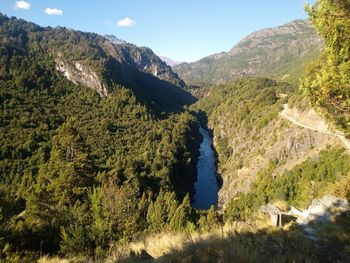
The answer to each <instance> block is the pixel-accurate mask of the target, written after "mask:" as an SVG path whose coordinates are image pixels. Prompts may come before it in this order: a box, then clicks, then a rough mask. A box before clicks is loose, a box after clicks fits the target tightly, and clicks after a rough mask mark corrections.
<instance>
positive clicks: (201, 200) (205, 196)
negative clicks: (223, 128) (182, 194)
mask: <svg viewBox="0 0 350 263" xmlns="http://www.w3.org/2000/svg"><path fill="white" fill-rule="evenodd" d="M199 132H200V134H201V135H202V136H203V141H202V143H201V145H200V148H199V153H200V156H199V160H198V163H197V181H196V182H195V184H194V188H195V190H196V193H195V195H194V202H193V207H194V208H197V209H202V210H206V209H209V208H210V206H212V205H214V206H215V207H217V203H218V191H219V186H218V181H217V179H216V165H215V154H214V151H213V148H212V144H213V139H212V137H211V136H210V134H209V132H208V130H206V129H203V128H202V127H200V128H199Z"/></svg>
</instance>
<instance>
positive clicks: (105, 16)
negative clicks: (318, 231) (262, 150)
mask: <svg viewBox="0 0 350 263" xmlns="http://www.w3.org/2000/svg"><path fill="white" fill-rule="evenodd" d="M307 2H309V3H311V4H312V3H314V0H100V1H98V0H25V1H23V0H22V1H21V0H18V1H15V0H0V12H2V13H4V14H6V15H8V16H16V17H18V18H23V19H25V20H28V21H32V22H35V23H37V24H39V25H41V26H65V27H68V28H72V29H77V30H82V31H87V32H95V33H99V34H113V35H115V36H116V37H118V38H120V39H123V40H126V41H128V42H130V43H133V44H136V45H138V46H147V47H149V48H151V49H152V50H153V51H154V52H155V53H156V54H158V55H161V56H166V57H169V58H171V59H173V60H175V61H181V62H183V61H186V62H192V61H196V60H199V59H201V58H203V57H205V56H208V55H211V54H213V53H218V52H222V51H228V50H230V49H231V48H232V47H233V46H234V44H236V43H238V42H239V40H240V39H242V38H243V37H245V36H246V35H248V34H250V33H252V32H254V31H256V30H259V29H262V28H265V27H275V26H279V25H282V24H285V23H288V22H290V21H292V20H294V19H305V18H307V15H306V13H305V12H304V9H303V7H304V4H305V3H307Z"/></svg>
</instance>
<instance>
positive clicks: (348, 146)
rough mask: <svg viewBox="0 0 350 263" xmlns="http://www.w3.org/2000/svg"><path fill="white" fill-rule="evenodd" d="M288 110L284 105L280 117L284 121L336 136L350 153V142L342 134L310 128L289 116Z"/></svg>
mask: <svg viewBox="0 0 350 263" xmlns="http://www.w3.org/2000/svg"><path fill="white" fill-rule="evenodd" d="M288 110H289V107H288V105H287V104H284V105H283V111H281V112H280V115H281V116H282V117H283V118H284V119H286V120H288V121H290V122H292V123H294V124H295V125H297V126H300V127H302V128H305V129H308V130H312V131H316V132H321V133H324V134H328V135H331V136H335V137H337V138H338V139H339V140H340V141H341V143H342V144H343V145H344V147H345V148H346V149H347V150H348V151H350V140H349V139H347V138H345V136H344V135H343V134H341V133H334V132H331V131H329V130H324V129H317V128H315V127H311V126H308V125H307V124H304V123H301V122H300V121H298V120H297V119H295V118H294V117H293V116H290V115H288Z"/></svg>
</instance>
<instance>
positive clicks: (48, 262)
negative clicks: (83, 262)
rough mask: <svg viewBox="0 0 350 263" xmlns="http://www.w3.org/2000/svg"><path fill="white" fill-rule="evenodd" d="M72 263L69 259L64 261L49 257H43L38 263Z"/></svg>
mask: <svg viewBox="0 0 350 263" xmlns="http://www.w3.org/2000/svg"><path fill="white" fill-rule="evenodd" d="M71 262H73V261H71V260H68V259H62V258H58V257H48V256H44V257H41V258H40V259H39V260H38V263H71Z"/></svg>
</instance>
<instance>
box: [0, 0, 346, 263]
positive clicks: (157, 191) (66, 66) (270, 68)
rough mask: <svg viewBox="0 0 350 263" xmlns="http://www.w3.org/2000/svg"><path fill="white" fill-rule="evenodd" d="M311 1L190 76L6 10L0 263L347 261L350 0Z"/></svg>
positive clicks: (140, 53) (117, 45) (186, 69)
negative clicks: (205, 172)
mask: <svg viewBox="0 0 350 263" xmlns="http://www.w3.org/2000/svg"><path fill="white" fill-rule="evenodd" d="M306 11H307V12H308V14H309V17H310V18H309V21H306V20H296V21H293V22H291V23H288V24H286V25H283V26H280V27H277V28H272V29H264V30H260V31H257V32H255V33H253V34H251V35H249V36H247V37H246V38H244V39H243V40H242V41H241V42H240V43H239V44H238V45H236V46H235V47H234V48H233V49H232V50H231V51H229V52H226V53H220V54H216V55H213V56H209V57H207V58H204V59H202V60H200V61H198V62H195V63H192V64H180V65H177V66H175V67H174V68H173V69H174V70H175V71H176V72H178V74H179V76H180V77H184V79H185V80H186V82H187V83H191V84H194V85H193V86H188V87H186V85H185V82H184V81H183V80H182V79H181V78H180V77H179V76H178V75H177V74H176V73H174V72H173V71H172V68H171V67H169V66H167V65H166V64H165V63H164V62H162V61H161V59H160V58H159V57H157V56H156V55H155V54H154V53H153V51H152V50H151V49H149V48H146V47H137V46H135V45H133V44H130V43H127V42H125V41H121V40H119V39H117V38H116V37H113V36H110V35H108V36H100V35H98V34H94V33H85V32H80V31H75V30H72V29H66V28H63V27H55V28H51V27H40V26H38V25H36V24H33V23H30V22H27V21H24V20H21V19H17V18H14V17H11V18H9V17H7V16H5V15H2V14H0V108H1V113H0V141H1V146H0V261H1V262H2V261H4V262H33V261H37V260H39V262H43V263H46V262H60V261H61V260H62V261H63V262H123V263H129V262H132V263H134V262H166V263H168V262H208V263H211V262H223V263H226V262H262V261H264V262H272V261H273V262H349V261H350V253H349V251H350V249H349V248H350V221H349V211H350V208H349V201H350V153H349V147H348V144H347V143H349V142H350V141H349V139H350V138H349V134H350V123H349V121H350V119H349V118H350V117H349V116H350V110H349V109H350V86H349V83H350V41H349V35H350V32H349V31H350V1H349V0H334V1H331V0H317V1H316V3H315V4H314V5H312V6H309V5H307V6H306ZM135 23H136V22H135ZM315 30H316V31H315ZM321 49H323V51H321ZM318 56H319V58H317V57H318ZM311 60H313V62H312V63H310V64H308V63H309V62H310V61H311ZM307 64H308V66H307V67H306V70H304V68H305V66H306V65H307ZM300 77H301V78H300ZM299 78H300V79H299ZM299 80H300V83H299ZM212 83H214V85H209V84H212ZM203 84H204V87H203V86H202V85H203ZM186 90H191V92H193V94H195V95H196V96H197V99H196V98H195V97H193V96H192V95H191V94H190V93H189V92H187V91H186ZM288 114H289V115H288ZM200 127H202V128H203V129H208V130H209V131H208V132H207V133H205V135H207V134H208V137H209V135H210V136H211V135H212V136H213V145H211V138H210V140H208V141H210V142H209V143H208V144H207V145H206V146H207V147H203V148H205V149H204V150H203V149H202V145H203V143H201V141H202V138H201V137H202V136H201V135H200V132H199V128H200ZM201 131H202V129H201ZM203 136H204V135H203ZM205 138H206V137H205ZM344 142H345V143H344ZM202 153H203V154H204V155H205V154H208V153H210V156H211V157H212V156H215V158H214V157H212V158H211V159H213V160H212V162H211V164H212V166H211V167H212V168H213V167H215V168H213V169H211V170H213V173H212V176H213V177H212V178H211V179H213V178H214V180H212V181H214V183H217V184H215V187H216V188H215V189H217V187H219V188H220V189H219V192H218V204H217V207H216V201H215V204H214V205H212V206H211V208H210V209H208V210H199V209H195V208H193V207H192V206H191V205H192V203H193V200H195V196H196V191H197V188H196V189H195V187H196V184H194V183H195V182H196V179H197V177H198V176H199V174H200V169H199V168H198V167H197V162H198V160H199V159H201V158H203V156H202ZM208 155H209V154H208ZM201 160H205V159H201ZM215 161H216V162H215ZM204 166H205V165H204ZM208 166H209V165H208ZM204 168H205V167H204ZM202 190H204V193H206V192H205V191H208V190H207V189H202ZM216 191H217V190H215V193H216ZM204 195H205V194H204Z"/></svg>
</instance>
